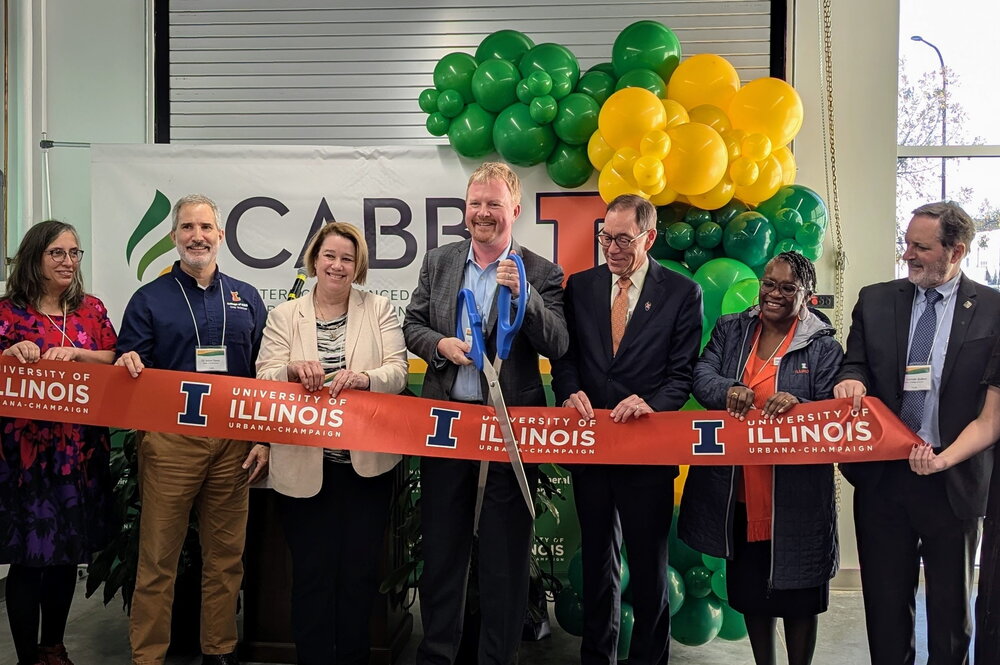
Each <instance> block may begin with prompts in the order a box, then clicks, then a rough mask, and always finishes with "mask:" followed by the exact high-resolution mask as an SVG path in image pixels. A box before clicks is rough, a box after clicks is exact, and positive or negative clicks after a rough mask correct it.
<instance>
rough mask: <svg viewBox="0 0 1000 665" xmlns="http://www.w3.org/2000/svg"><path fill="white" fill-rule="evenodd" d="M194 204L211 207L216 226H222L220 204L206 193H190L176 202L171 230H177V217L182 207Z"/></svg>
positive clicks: (218, 227) (219, 227)
mask: <svg viewBox="0 0 1000 665" xmlns="http://www.w3.org/2000/svg"><path fill="white" fill-rule="evenodd" d="M193 205H206V206H208V207H209V208H211V209H212V214H213V215H215V228H217V229H221V228H222V216H221V215H220V214H219V206H217V205H215V201H213V200H212V199H210V198H208V197H207V196H205V195H204V194H188V195H187V196H182V197H181V198H179V199H177V203H175V204H174V210H173V223H172V224H171V226H170V231H171V232H173V231H176V230H177V217H178V215H180V213H181V208H183V207H184V206H193Z"/></svg>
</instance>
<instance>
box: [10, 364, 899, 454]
mask: <svg viewBox="0 0 1000 665" xmlns="http://www.w3.org/2000/svg"><path fill="white" fill-rule="evenodd" d="M510 415H511V419H512V422H513V425H514V432H515V435H516V436H517V437H518V439H519V444H520V445H519V447H520V449H521V455H522V458H523V459H524V461H525V462H529V463H543V462H558V463H564V464H565V463H571V464H699V465H706V464H707V465H730V464H822V463H832V462H860V461H873V460H889V459H904V458H906V457H907V456H908V455H909V452H910V448H911V446H912V444H913V443H915V442H916V441H917V440H918V439H917V437H916V435H915V434H914V433H913V432H912V431H911V430H910V429H909V428H907V427H906V426H905V425H904V424H903V423H902V422H900V421H899V420H898V419H897V418H896V417H895V415H893V414H892V412H890V411H889V410H888V409H887V408H886V407H885V406H884V405H883V404H882V403H881V402H880V401H878V400H877V399H874V398H865V400H864V402H863V406H862V408H861V409H860V411H859V412H858V413H857V414H854V415H852V413H851V402H850V401H849V400H825V401H821V402H811V403H808V404H800V405H796V406H795V407H793V408H792V409H791V411H789V412H788V413H786V414H784V415H783V416H781V417H778V418H774V419H767V420H763V419H759V418H755V417H753V412H751V416H750V417H749V418H747V420H746V421H743V422H740V421H738V420H736V419H734V418H732V417H730V416H729V415H727V414H726V413H725V412H722V411H678V412H670V413H655V414H651V415H649V416H646V417H643V418H640V419H639V420H636V421H631V422H629V423H624V424H622V423H614V422H612V421H611V419H610V417H609V411H606V410H598V411H597V412H596V418H594V419H585V418H584V419H581V418H580V417H579V415H578V414H577V413H576V411H575V410H571V409H566V408H531V407H523V408H512V409H511V410H510ZM0 416H7V417H19V418H24V417H30V418H37V419H39V420H56V421H61V422H72V423H80V424H86V425H106V426H113V427H129V428H135V429H142V430H151V431H161V432H172V433H177V434H187V435H192V436H210V437H220V438H234V439H246V440H250V441H268V442H272V443H286V444H294V445H303V446H316V447H324V448H343V449H352V450H370V451H375V452H387V453H400V454H403V455H420V456H425V457H451V458H459V459H471V460H489V461H504V460H506V459H507V455H506V452H504V448H503V439H502V436H501V434H500V427H499V424H498V422H497V419H496V415H495V412H494V411H493V409H492V408H490V407H485V406H472V405H465V404H463V405H458V404H455V403H452V402H442V401H436V400H428V399H421V398H417V397H404V396H401V395H386V394H380V393H370V392H362V391H344V392H343V393H341V394H340V395H338V396H337V397H336V398H331V397H330V395H329V393H328V392H327V391H325V390H321V391H318V392H315V393H309V392H307V391H306V390H305V389H304V388H302V387H301V386H300V385H299V384H295V383H286V382H276V381H260V380H257V379H244V378H239V377H231V376H222V375H212V374H196V373H189V372H170V371H165V370H154V369H146V370H144V371H143V372H142V374H141V375H140V376H139V378H138V379H133V378H132V377H131V376H129V374H128V372H127V371H126V370H125V369H124V368H121V367H112V366H109V365H97V364H90V363H87V364H81V363H65V362H58V361H44V360H43V361H39V362H38V363H35V364H30V365H23V364H20V363H19V362H17V361H16V360H14V359H11V358H2V362H0Z"/></svg>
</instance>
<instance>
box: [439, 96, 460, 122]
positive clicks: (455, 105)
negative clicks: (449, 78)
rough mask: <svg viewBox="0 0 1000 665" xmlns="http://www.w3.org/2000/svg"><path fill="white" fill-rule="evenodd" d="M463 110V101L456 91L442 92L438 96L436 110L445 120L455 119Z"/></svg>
mask: <svg viewBox="0 0 1000 665" xmlns="http://www.w3.org/2000/svg"><path fill="white" fill-rule="evenodd" d="M464 108H465V100H464V99H462V94H461V93H460V92H459V91H458V90H442V91H441V94H440V95H438V110H439V111H440V112H441V115H443V116H444V117H446V118H454V117H457V116H458V114H459V113H461V112H462V110H463V109H464Z"/></svg>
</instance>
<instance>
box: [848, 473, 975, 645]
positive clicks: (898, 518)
mask: <svg viewBox="0 0 1000 665" xmlns="http://www.w3.org/2000/svg"><path fill="white" fill-rule="evenodd" d="M854 523H855V528H856V530H857V536H858V557H859V560H860V563H861V584H862V591H863V596H864V601H865V622H866V624H867V628H868V648H869V652H870V653H871V661H872V663H873V664H877V665H912V663H913V662H914V659H915V658H916V648H915V638H914V614H915V608H916V593H917V585H918V583H919V574H920V562H921V560H923V564H924V581H925V591H926V596H927V651H928V661H927V662H928V665H966V664H967V663H968V662H969V642H970V638H971V635H972V618H971V616H970V614H971V613H970V608H969V596H970V594H971V590H972V576H973V567H974V558H975V555H976V547H977V545H978V543H979V532H980V520H979V519H966V520H963V519H959V518H958V517H956V516H955V513H954V511H953V510H952V509H951V504H950V503H949V501H948V495H947V492H946V489H945V482H944V477H943V476H942V475H932V476H918V475H917V474H915V473H913V472H912V471H910V468H909V465H908V463H907V462H906V460H901V461H896V462H887V463H886V468H885V470H884V472H883V473H882V476H881V478H880V479H879V481H878V483H876V484H874V485H868V484H866V485H862V486H860V487H857V488H855V492H854Z"/></svg>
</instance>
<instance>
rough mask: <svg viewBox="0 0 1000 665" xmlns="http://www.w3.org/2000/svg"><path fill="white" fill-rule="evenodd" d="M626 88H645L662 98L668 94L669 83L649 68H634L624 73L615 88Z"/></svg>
mask: <svg viewBox="0 0 1000 665" xmlns="http://www.w3.org/2000/svg"><path fill="white" fill-rule="evenodd" d="M625 88H644V89H646V90H649V91H650V92H651V93H653V94H654V95H656V96H657V97H660V98H661V99H662V98H663V97H666V96H667V84H666V83H664V82H663V79H661V78H660V76H659V75H658V74H657V73H656V72H651V71H649V70H648V69H633V70H632V71H629V72H625V73H624V74H622V76H621V78H619V79H618V83H616V84H615V90H624V89H625Z"/></svg>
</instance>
